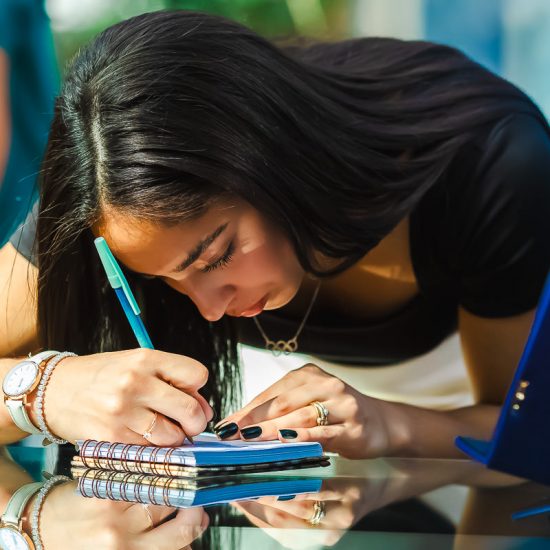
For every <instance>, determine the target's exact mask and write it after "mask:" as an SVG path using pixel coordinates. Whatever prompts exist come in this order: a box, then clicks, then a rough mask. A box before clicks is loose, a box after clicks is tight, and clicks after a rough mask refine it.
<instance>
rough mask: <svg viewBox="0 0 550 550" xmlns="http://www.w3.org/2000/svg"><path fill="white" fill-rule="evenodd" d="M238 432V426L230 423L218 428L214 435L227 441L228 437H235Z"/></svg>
mask: <svg viewBox="0 0 550 550" xmlns="http://www.w3.org/2000/svg"><path fill="white" fill-rule="evenodd" d="M238 431H239V426H237V424H235V422H231V423H230V424H226V425H225V426H222V427H221V428H218V429H217V430H216V435H217V436H218V437H219V438H220V439H227V438H228V437H231V436H232V435H235V434H236V433H237V432H238Z"/></svg>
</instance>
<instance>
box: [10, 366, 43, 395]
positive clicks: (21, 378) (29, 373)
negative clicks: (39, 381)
mask: <svg viewBox="0 0 550 550" xmlns="http://www.w3.org/2000/svg"><path fill="white" fill-rule="evenodd" d="M37 375H38V367H37V366H36V364H35V363H33V362H32V361H23V362H22V363H18V364H17V365H15V367H13V368H12V369H11V370H10V371H9V372H8V374H6V377H5V378H4V383H3V384H2V389H3V390H4V393H5V394H6V395H8V396H10V397H15V396H17V395H22V394H24V393H26V392H27V391H28V390H29V389H30V388H32V385H33V384H34V382H35V380H36V377H37Z"/></svg>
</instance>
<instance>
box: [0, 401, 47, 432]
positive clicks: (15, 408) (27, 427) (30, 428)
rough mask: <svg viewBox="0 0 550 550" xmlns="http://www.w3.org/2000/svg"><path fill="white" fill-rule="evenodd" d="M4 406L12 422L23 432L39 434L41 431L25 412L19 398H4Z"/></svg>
mask: <svg viewBox="0 0 550 550" xmlns="http://www.w3.org/2000/svg"><path fill="white" fill-rule="evenodd" d="M5 404H6V407H7V408H8V411H9V413H10V416H11V418H12V420H13V422H14V424H15V425H16V426H17V427H18V428H19V429H20V430H23V431H24V432H27V433H29V434H39V433H42V432H41V431H40V430H39V429H38V428H37V427H36V426H35V425H34V424H33V423H32V422H31V419H30V418H29V415H28V414H27V410H26V409H25V405H24V404H23V401H22V400H21V399H6V400H5Z"/></svg>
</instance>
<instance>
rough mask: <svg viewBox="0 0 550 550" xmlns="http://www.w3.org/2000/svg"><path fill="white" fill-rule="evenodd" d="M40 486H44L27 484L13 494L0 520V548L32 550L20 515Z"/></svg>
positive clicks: (29, 538)
mask: <svg viewBox="0 0 550 550" xmlns="http://www.w3.org/2000/svg"><path fill="white" fill-rule="evenodd" d="M42 485H44V484H43V483H42V482H38V483H27V485H23V487H20V488H19V489H17V491H15V493H13V495H12V497H11V498H10V500H9V502H8V505H7V506H6V510H5V512H4V514H3V515H2V518H0V548H9V549H10V550H11V549H13V550H34V543H33V542H32V539H31V537H29V535H27V533H25V532H24V531H23V529H22V526H21V524H22V515H23V511H24V510H25V506H26V505H27V502H29V500H30V499H31V497H32V496H33V495H34V494H35V493H36V492H37V491H38V490H40V488H41V487H42Z"/></svg>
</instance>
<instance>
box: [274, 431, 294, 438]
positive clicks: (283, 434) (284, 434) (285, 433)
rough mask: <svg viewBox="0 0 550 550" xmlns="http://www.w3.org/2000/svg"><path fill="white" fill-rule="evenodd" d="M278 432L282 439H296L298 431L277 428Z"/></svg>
mask: <svg viewBox="0 0 550 550" xmlns="http://www.w3.org/2000/svg"><path fill="white" fill-rule="evenodd" d="M279 433H280V434H281V437H282V438H283V439H296V438H297V437H298V432H296V431H294V430H279Z"/></svg>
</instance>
